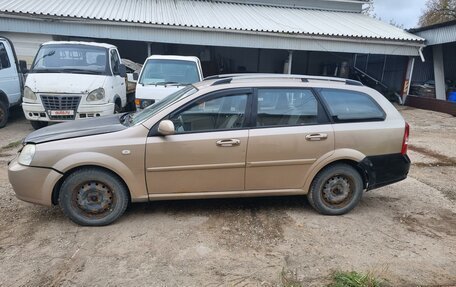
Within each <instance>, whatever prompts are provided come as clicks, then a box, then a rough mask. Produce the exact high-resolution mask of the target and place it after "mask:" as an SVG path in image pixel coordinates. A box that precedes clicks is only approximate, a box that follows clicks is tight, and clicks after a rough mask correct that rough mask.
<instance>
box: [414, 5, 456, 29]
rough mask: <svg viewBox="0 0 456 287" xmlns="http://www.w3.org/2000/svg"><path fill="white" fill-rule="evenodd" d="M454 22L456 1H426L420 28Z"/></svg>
mask: <svg viewBox="0 0 456 287" xmlns="http://www.w3.org/2000/svg"><path fill="white" fill-rule="evenodd" d="M452 20H456V0H427V2H426V9H425V10H424V13H423V15H422V16H421V17H420V26H422V27H424V26H430V25H434V24H438V23H443V22H448V21H452Z"/></svg>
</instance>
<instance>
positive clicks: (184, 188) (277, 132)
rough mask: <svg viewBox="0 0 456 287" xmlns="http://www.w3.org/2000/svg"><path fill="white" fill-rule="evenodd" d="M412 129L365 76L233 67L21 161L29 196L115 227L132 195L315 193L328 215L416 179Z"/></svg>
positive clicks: (35, 146) (75, 126)
mask: <svg viewBox="0 0 456 287" xmlns="http://www.w3.org/2000/svg"><path fill="white" fill-rule="evenodd" d="M408 134H409V126H408V124H407V123H406V122H405V121H404V119H403V118H402V116H401V115H400V114H399V112H398V111H397V110H396V108H394V106H393V105H392V104H391V103H390V102H388V100H387V99H386V98H385V97H383V96H382V95H381V94H379V93H378V92H377V91H375V90H373V89H370V88H367V87H365V86H363V85H362V84H361V83H359V82H357V81H353V80H346V79H339V78H326V77H311V76H299V75H273V74H269V75H268V74H257V75H256V74H251V75H246V74H244V75H222V76H215V77H212V78H209V79H207V80H205V81H203V82H200V83H197V84H194V85H189V86H187V87H186V88H184V89H182V90H180V91H177V92H176V93H174V94H172V95H170V96H168V97H167V98H165V99H164V100H162V101H160V102H157V103H155V104H153V105H151V106H149V107H148V108H146V109H144V110H142V111H140V112H137V113H127V114H118V115H114V116H108V117H101V118H96V119H87V120H80V121H73V122H67V123H62V124H57V125H53V126H50V127H46V128H43V129H41V130H37V131H35V132H33V133H31V134H30V135H28V136H27V138H26V139H25V140H24V146H23V148H22V149H21V151H20V153H19V154H18V156H17V158H16V159H14V160H12V161H11V162H10V163H9V179H10V182H11V184H12V186H13V188H14V190H15V192H16V195H17V197H18V198H19V199H22V200H24V201H28V202H32V203H38V204H43V205H48V206H51V205H57V204H59V205H60V206H61V208H62V210H63V212H64V213H65V214H66V215H67V216H68V217H69V218H70V219H71V220H73V221H74V222H76V223H78V224H81V225H107V224H110V223H112V222H113V221H115V220H116V219H117V218H119V217H120V216H121V215H122V214H123V213H124V211H125V209H126V208H127V205H128V204H129V203H130V202H145V201H153V200H171V199H195V198H216V197H253V196H280V195H306V194H307V198H308V201H309V203H310V204H311V205H312V206H313V207H314V208H315V209H316V210H317V211H318V212H320V213H322V214H325V215H340V214H345V213H347V212H349V211H350V210H352V209H353V208H354V207H355V206H356V205H357V204H358V203H359V201H360V200H361V196H362V194H363V192H364V191H367V190H372V189H375V188H378V187H381V186H384V185H387V184H391V183H394V182H398V181H400V180H403V179H405V178H406V177H407V174H408V171H409V168H410V160H409V158H408V156H407V141H408Z"/></svg>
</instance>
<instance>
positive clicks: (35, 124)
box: [30, 121, 49, 130]
mask: <svg viewBox="0 0 456 287" xmlns="http://www.w3.org/2000/svg"><path fill="white" fill-rule="evenodd" d="M30 124H31V125H32V127H33V129H35V130H39V129H41V128H44V127H47V126H48V124H49V123H48V122H43V121H30Z"/></svg>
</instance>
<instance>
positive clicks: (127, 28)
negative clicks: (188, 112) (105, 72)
mask: <svg viewBox="0 0 456 287" xmlns="http://www.w3.org/2000/svg"><path fill="white" fill-rule="evenodd" d="M80 1H83V2H85V4H87V5H89V6H90V5H92V6H90V7H86V9H83V10H81V9H80V7H81V5H82V4H81V3H79V4H78V5H77V6H74V7H73V6H71V7H67V6H68V5H67V6H65V7H62V5H58V4H56V3H58V2H59V1H56V0H41V2H40V3H43V5H37V3H35V2H34V1H32V0H28V1H27V0H26V1H23V2H22V3H21V4H22V6H21V5H19V6H18V5H12V4H11V3H13V2H11V1H9V0H8V1H6V0H0V27H1V28H0V29H1V30H2V31H6V32H24V33H40V34H49V35H64V36H77V37H90V38H111V39H119V40H134V41H145V42H162V43H175V44H193V45H208V46H227V47H246V48H265V49H285V50H304V51H327V52H344V53H366V54H387V55H405V56H417V55H419V49H420V48H421V47H423V46H424V39H422V38H420V37H418V36H415V35H413V34H410V33H407V32H406V31H404V30H402V29H399V28H396V27H394V26H392V25H389V24H386V23H384V22H381V21H378V20H376V19H373V18H371V17H368V16H366V15H362V14H361V13H352V12H340V11H327V10H313V9H303V8H290V7H276V6H267V5H254V4H237V3H227V2H217V1H210V2H209V1H198V0H176V1H172V3H173V5H172V6H169V5H170V4H169V3H171V2H170V1H166V0H153V1H152V0H138V1H126V0H121V1H120V2H117V1H110V0H98V1H89V0H80ZM327 1H328V2H330V1H329V0H327ZM332 1H335V0H332ZM44 2H46V3H44ZM336 2H337V1H336ZM340 2H353V1H348V0H347V1H340ZM355 2H364V1H355ZM24 3H25V4H24ZM71 3H73V2H71ZM112 3H123V5H124V6H122V7H120V8H119V7H117V6H113V4H112ZM135 3H136V4H135ZM138 3H139V4H138ZM10 4H11V5H10ZM44 4H48V5H44ZM125 5H133V6H131V7H126V6H125ZM135 5H136V6H135ZM43 7H44V8H43ZM76 8H77V9H76ZM144 10H146V11H144ZM125 11H129V12H128V13H126V12H125ZM164 11H166V13H165V12H164ZM149 12H150V13H149ZM189 15H190V16H189Z"/></svg>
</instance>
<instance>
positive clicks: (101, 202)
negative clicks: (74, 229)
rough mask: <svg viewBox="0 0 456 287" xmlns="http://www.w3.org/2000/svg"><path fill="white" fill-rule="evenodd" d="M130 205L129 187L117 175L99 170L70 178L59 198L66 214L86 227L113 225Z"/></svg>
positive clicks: (87, 171) (78, 171)
mask: <svg viewBox="0 0 456 287" xmlns="http://www.w3.org/2000/svg"><path fill="white" fill-rule="evenodd" d="M128 202H129V200H128V191H127V188H126V186H125V184H124V183H123V182H122V181H121V180H120V179H119V178H118V177H117V176H116V175H114V174H112V173H110V172H108V171H105V170H102V169H98V168H84V169H80V170H77V171H75V172H73V173H72V174H70V175H69V176H68V177H67V178H66V179H65V181H64V182H63V184H62V187H61V189H60V196H59V204H60V207H61V208H62V210H63V213H64V214H65V215H66V216H68V217H69V218H70V219H71V220H72V221H73V222H75V223H77V224H79V225H84V226H103V225H108V224H111V223H112V222H114V221H115V220H117V219H118V218H119V217H120V216H121V215H122V214H123V213H124V212H125V210H126V208H127V205H128Z"/></svg>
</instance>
